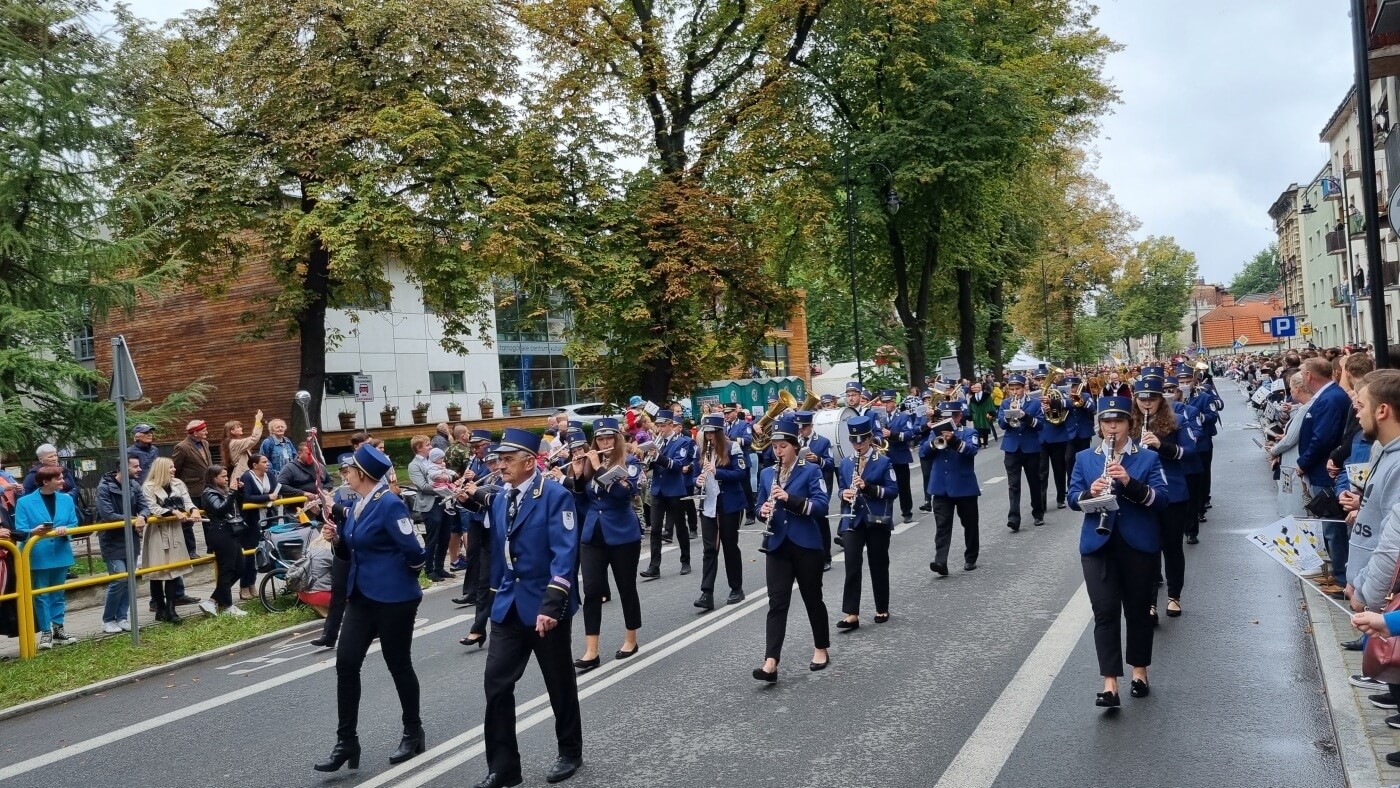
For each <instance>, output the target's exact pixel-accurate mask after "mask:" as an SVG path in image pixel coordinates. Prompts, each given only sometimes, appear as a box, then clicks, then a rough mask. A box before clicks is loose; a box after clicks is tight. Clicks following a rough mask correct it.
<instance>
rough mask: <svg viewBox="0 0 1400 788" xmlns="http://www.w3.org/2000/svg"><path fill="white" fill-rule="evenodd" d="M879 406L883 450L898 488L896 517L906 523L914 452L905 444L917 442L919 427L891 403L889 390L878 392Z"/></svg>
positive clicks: (911, 512)
mask: <svg viewBox="0 0 1400 788" xmlns="http://www.w3.org/2000/svg"><path fill="white" fill-rule="evenodd" d="M880 404H882V405H884V414H885V424H884V436H885V451H886V454H887V456H888V457H889V460H890V465H891V466H893V467H894V478H895V482H896V483H897V484H898V486H899V514H900V516H901V517H902V518H903V519H904V522H906V523H910V522H913V521H914V492H913V490H912V489H911V488H910V486H909V465H910V464H911V463H913V462H914V452H913V451H912V450H911V449H910V448H909V442H910V441H912V440H917V439H918V437H919V425H918V424H916V423H915V419H914V414H913V413H911V412H910V409H909V408H905V407H902V406H897V405H896V404H895V401H894V391H893V390H892V389H885V390H883V391H881V392H880ZM897 407H898V412H896V408H897Z"/></svg>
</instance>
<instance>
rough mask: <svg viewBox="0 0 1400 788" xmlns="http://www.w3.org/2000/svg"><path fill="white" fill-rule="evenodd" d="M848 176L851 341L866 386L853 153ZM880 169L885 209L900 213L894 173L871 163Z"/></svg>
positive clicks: (846, 161)
mask: <svg viewBox="0 0 1400 788" xmlns="http://www.w3.org/2000/svg"><path fill="white" fill-rule="evenodd" d="M841 160H842V166H843V168H844V169H845V176H846V267H847V268H848V269H849V270H850V275H851V341H852V344H853V345H854V350H855V354H856V382H857V383H859V384H861V385H862V386H864V385H865V375H864V373H862V372H861V369H860V359H861V355H860V301H859V298H858V296H857V293H856V195H855V183H854V182H853V181H852V180H851V152H850V151H849V150H848V151H846V152H845V153H843V154H842V156H841ZM871 163H872V164H873V165H875V166H877V167H880V168H881V169H883V170H884V171H885V174H887V175H888V176H889V178H890V187H889V190H888V191H887V192H885V208H886V209H887V210H889V212H890V215H894V214H896V213H899V192H896V191H895V190H894V173H893V172H890V168H889V167H886V166H885V165H883V164H881V163H879V162H871Z"/></svg>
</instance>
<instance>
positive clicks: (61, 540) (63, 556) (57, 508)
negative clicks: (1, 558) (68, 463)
mask: <svg viewBox="0 0 1400 788" xmlns="http://www.w3.org/2000/svg"><path fill="white" fill-rule="evenodd" d="M63 473H64V471H63V469H62V468H60V467H58V466H53V465H44V466H41V467H40V468H39V469H38V470H37V471H35V473H34V482H35V484H36V485H37V486H36V487H35V488H34V491H33V492H31V493H29V494H28V495H24V496H22V497H21V498H20V499H19V500H17V501H15V527H14V531H15V536H16V537H17V538H18V539H20V540H26V539H36V540H38V542H37V543H36V544H35V545H34V546H33V547H31V548H29V577H30V580H31V588H49V587H51V586H60V585H63V583H64V582H65V581H66V580H67V579H68V567H70V566H72V565H73V545H72V544H71V543H70V542H69V540H68V529H69V528H77V527H78V510H77V508H76V507H75V506H74V505H73V496H71V495H68V494H66V493H62V492H61V491H62V490H63V485H64V475H63ZM40 537H47V538H40ZM66 603H67V600H66V599H65V598H64V592H62V591H50V592H48V593H46V594H36V595H35V596H34V624H35V626H36V627H37V628H38V630H39V643H38V645H39V648H42V649H49V648H53V644H54V643H55V642H57V643H59V644H60V645H67V644H69V643H76V642H77V638H74V637H71V636H69V634H68V632H67V631H66V630H65V629H64V628H63V622H64V612H65V610H66Z"/></svg>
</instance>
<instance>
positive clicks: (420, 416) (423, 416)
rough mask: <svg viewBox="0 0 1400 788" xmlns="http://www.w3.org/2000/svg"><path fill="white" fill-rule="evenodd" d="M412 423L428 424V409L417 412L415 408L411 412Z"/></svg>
mask: <svg viewBox="0 0 1400 788" xmlns="http://www.w3.org/2000/svg"><path fill="white" fill-rule="evenodd" d="M413 423H414V424H427V423H428V409H427V408H423V409H422V410H419V409H417V408H415V409H414V410H413Z"/></svg>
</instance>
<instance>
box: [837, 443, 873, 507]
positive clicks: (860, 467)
mask: <svg viewBox="0 0 1400 788" xmlns="http://www.w3.org/2000/svg"><path fill="white" fill-rule="evenodd" d="M869 457H870V452H868V451H867V452H861V454H860V456H859V457H857V458H856V471H855V473H853V474H851V486H850V487H847V488H846V492H851V493H854V494H853V495H852V496H851V502H850V504H847V505H849V506H850V507H851V510H850V511H849V512H842V513H841V519H842V520H849V519H852V518H854V517H855V516H856V501H859V500H860V486H859V485H857V484H856V481H857V480H860V481H862V483H863V481H864V477H865V463H866V460H868V459H869ZM842 503H843V504H845V496H844V495H843V496H842Z"/></svg>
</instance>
